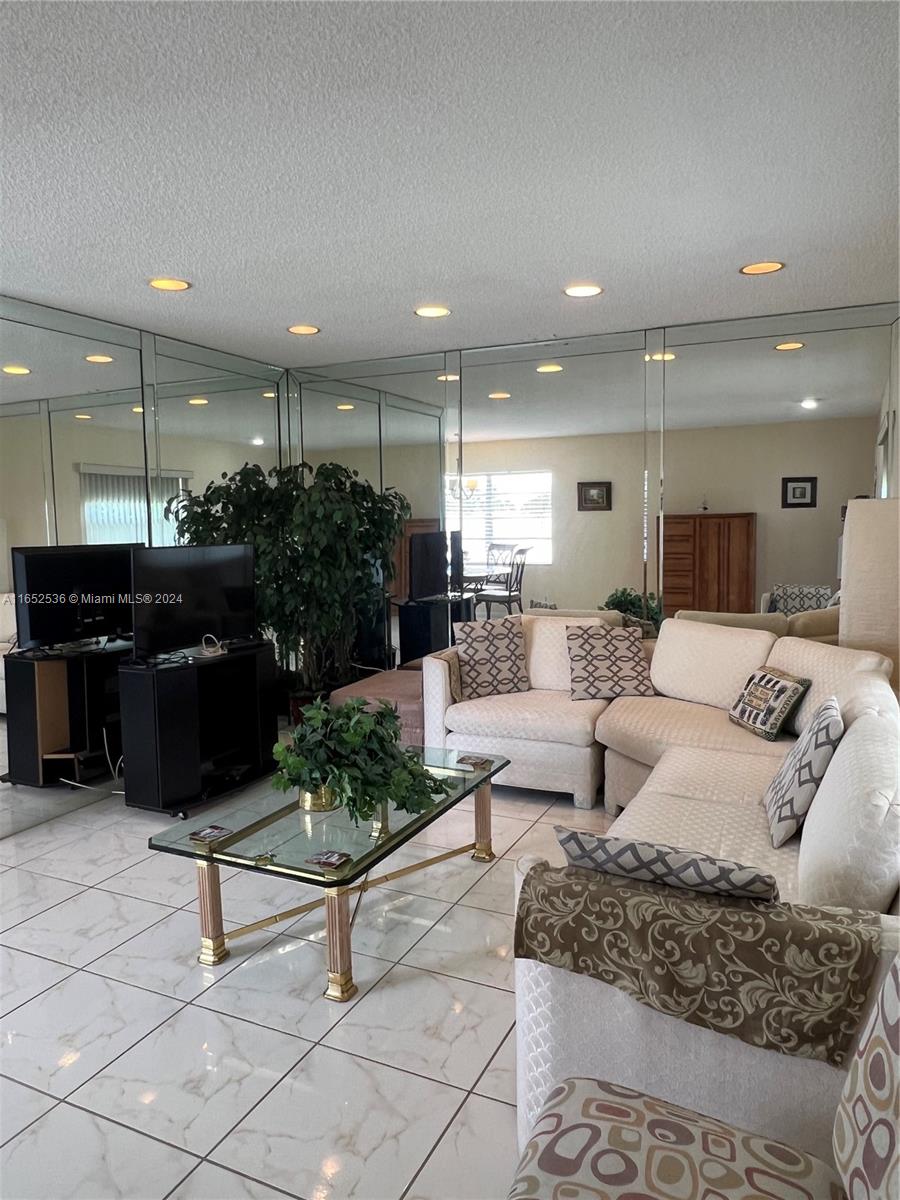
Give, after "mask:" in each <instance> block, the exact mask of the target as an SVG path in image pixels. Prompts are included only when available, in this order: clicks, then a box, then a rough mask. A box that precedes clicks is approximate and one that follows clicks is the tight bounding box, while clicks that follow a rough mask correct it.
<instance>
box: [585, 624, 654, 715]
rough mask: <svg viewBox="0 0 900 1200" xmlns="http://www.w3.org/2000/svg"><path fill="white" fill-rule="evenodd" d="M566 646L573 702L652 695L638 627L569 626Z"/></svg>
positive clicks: (648, 667) (645, 657)
mask: <svg viewBox="0 0 900 1200" xmlns="http://www.w3.org/2000/svg"><path fill="white" fill-rule="evenodd" d="M566 646H567V649H568V651H569V674H570V678H571V681H572V699H573V700H613V699H615V697H616V696H653V695H655V693H654V691H653V684H652V683H651V682H650V666H649V664H648V662H647V656H646V654H645V653H644V649H643V645H642V642H641V631H640V629H639V628H634V627H632V628H623V629H616V628H614V627H613V626H611V625H607V624H605V623H600V624H598V625H569V626H567V628H566Z"/></svg>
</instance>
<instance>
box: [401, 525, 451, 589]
mask: <svg viewBox="0 0 900 1200" xmlns="http://www.w3.org/2000/svg"><path fill="white" fill-rule="evenodd" d="M446 595H447V535H446V533H443V532H441V531H440V530H439V531H438V532H436V533H413V534H410V538H409V598H410V600H424V599H425V598H426V597H428V596H446Z"/></svg>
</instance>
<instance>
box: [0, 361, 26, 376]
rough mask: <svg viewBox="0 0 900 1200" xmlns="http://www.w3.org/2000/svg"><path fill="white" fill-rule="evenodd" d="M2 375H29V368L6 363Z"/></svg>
mask: <svg viewBox="0 0 900 1200" xmlns="http://www.w3.org/2000/svg"><path fill="white" fill-rule="evenodd" d="M3 374H4V375H30V374H31V367H22V366H19V364H18V363H7V364H6V366H5V367H4V368H3Z"/></svg>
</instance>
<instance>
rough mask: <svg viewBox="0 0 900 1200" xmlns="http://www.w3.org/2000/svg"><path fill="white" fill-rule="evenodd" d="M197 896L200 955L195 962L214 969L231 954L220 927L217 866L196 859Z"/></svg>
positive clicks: (220, 894)
mask: <svg viewBox="0 0 900 1200" xmlns="http://www.w3.org/2000/svg"><path fill="white" fill-rule="evenodd" d="M197 894H198V896H199V898H200V953H199V954H198V955H197V962H198V963H202V964H203V966H204V967H214V966H215V965H216V963H220V962H223V961H224V960H225V959H226V958H227V957H228V955H229V954H230V953H231V952H230V950H229V949H228V947H227V946H226V945H225V928H224V926H223V925H222V892H221V889H220V887H219V865H218V863H214V862H204V861H202V860H201V859H197Z"/></svg>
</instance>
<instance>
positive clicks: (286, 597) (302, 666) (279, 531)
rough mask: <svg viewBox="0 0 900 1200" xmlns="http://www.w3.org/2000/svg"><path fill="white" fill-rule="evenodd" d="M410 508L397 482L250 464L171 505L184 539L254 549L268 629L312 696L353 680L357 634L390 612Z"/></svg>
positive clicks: (343, 470)
mask: <svg viewBox="0 0 900 1200" xmlns="http://www.w3.org/2000/svg"><path fill="white" fill-rule="evenodd" d="M409 515H410V507H409V503H408V501H407V500H406V498H405V497H404V496H402V495H401V494H400V493H399V492H397V491H396V490H395V489H393V488H387V489H386V490H385V491H384V492H377V491H376V490H375V488H373V487H372V485H371V484H370V483H368V482H367V481H366V480H364V479H360V477H359V474H358V472H356V471H351V470H350V469H349V468H347V467H344V466H341V465H340V464H338V463H322V464H321V465H320V466H318V467H316V468H315V469H313V468H312V467H311V466H310V465H309V464H308V463H299V464H297V465H294V466H288V467H272V468H271V469H270V470H269V471H264V470H263V468H262V467H260V466H257V465H252V464H245V465H244V466H243V467H241V468H240V470H238V471H235V472H234V473H233V474H231V475H228V474H226V473H224V472H223V474H222V478H221V480H213V481H212V482H210V483H209V484H207V486H206V488H205V489H204V490H203V492H202V493H201V494H199V495H194V494H193V493H191V492H183V493H182V494H180V495H178V496H174V497H173V498H172V499H171V500H170V501H169V502H168V504H167V506H166V517H167V518H168V519H170V520H174V522H175V526H176V531H177V539H178V541H179V543H181V544H184V545H191V546H209V545H228V544H237V543H240V542H249V543H251V544H252V545H253V546H254V548H255V550H256V595H257V611H258V616H259V622H260V626H261V627H262V628H263V629H265V630H268V631H270V632H271V634H272V636H273V637H274V638H275V641H276V643H277V645H278V651H279V659H280V661H281V663H282V666H283V667H285V668H287V669H289V670H291V671H292V672H294V675H295V684H294V691H295V692H296V693H298V694H299V695H300V696H303V697H306V698H311V697H313V696H315V695H319V694H321V693H322V692H325V691H328V690H330V689H331V688H333V687H335V686H339V685H340V684H344V683H347V682H348V681H349V680H351V679H352V678H353V675H354V671H353V665H352V659H353V646H354V643H355V641H356V636H357V631H358V629H359V628H360V626H361V625H365V623H367V622H371V621H372V620H373V619H375V618H376V616H377V614H378V613H379V611H383V608H384V604H385V595H386V592H385V588H386V584H387V583H389V582H390V579H391V575H392V555H393V551H394V547H395V546H396V544H397V542H398V541H399V539H400V536H401V534H402V531H403V523H404V521H405V520H406V519H407V518H408V517H409Z"/></svg>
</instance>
